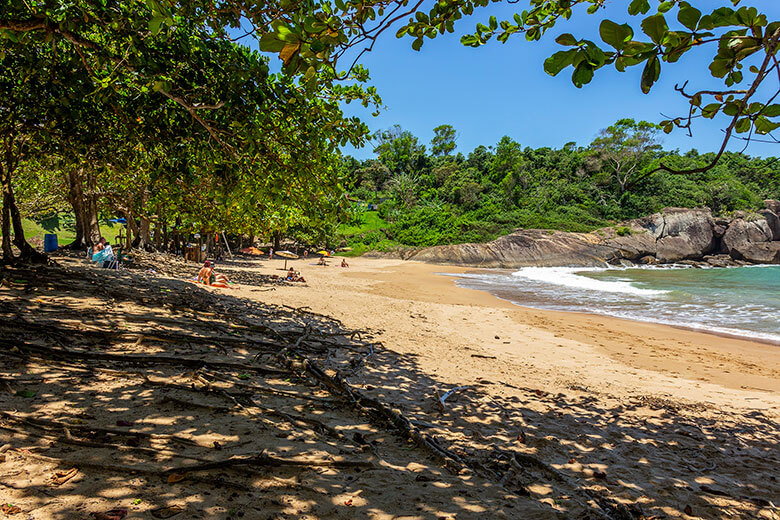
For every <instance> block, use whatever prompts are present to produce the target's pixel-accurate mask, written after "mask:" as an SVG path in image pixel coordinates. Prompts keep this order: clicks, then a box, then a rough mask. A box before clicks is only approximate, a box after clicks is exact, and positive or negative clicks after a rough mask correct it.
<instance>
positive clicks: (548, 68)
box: [544, 49, 578, 76]
mask: <svg viewBox="0 0 780 520" xmlns="http://www.w3.org/2000/svg"><path fill="white" fill-rule="evenodd" d="M577 52H578V51H577V49H570V50H568V51H559V52H556V53H555V54H553V55H552V56H550V57H549V58H547V59H546V60H544V71H545V72H546V73H547V74H549V75H550V76H557V75H558V73H559V72H560V71H562V70H563V69H565V68H566V67H568V66H569V65H571V64H572V61H573V60H574V57H575V56H577Z"/></svg>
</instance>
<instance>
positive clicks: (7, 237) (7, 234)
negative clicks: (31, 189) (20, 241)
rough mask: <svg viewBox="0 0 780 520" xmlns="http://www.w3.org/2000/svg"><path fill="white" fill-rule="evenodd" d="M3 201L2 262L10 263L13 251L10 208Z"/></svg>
mask: <svg viewBox="0 0 780 520" xmlns="http://www.w3.org/2000/svg"><path fill="white" fill-rule="evenodd" d="M2 199H3V261H4V262H5V263H10V262H11V261H12V260H13V259H14V251H13V249H12V248H11V208H10V207H9V206H8V204H7V203H6V201H5V196H3V197H2Z"/></svg>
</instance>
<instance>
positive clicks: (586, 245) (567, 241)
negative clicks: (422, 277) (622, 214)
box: [408, 229, 616, 269]
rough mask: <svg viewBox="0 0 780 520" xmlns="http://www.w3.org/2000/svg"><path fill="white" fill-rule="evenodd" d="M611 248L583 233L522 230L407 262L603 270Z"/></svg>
mask: <svg viewBox="0 0 780 520" xmlns="http://www.w3.org/2000/svg"><path fill="white" fill-rule="evenodd" d="M615 253H616V251H615V249H614V248H611V247H607V246H604V245H601V244H599V243H598V239H597V237H595V236H593V235H591V234H586V233H566V232H563V231H547V230H543V229H523V230H519V231H515V232H514V233H512V234H510V235H505V236H502V237H499V238H497V239H496V240H494V241H492V242H488V243H486V244H455V245H448V246H434V247H429V248H426V249H422V250H420V251H416V252H413V253H411V254H410V256H409V257H408V258H409V259H411V260H419V261H422V262H432V263H439V264H456V265H470V266H475V267H498V268H509V269H512V268H516V267H531V266H540V267H561V266H588V267H603V266H604V265H606V264H607V261H608V260H610V259H613V258H615V257H616V255H615Z"/></svg>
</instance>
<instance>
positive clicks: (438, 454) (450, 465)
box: [283, 354, 471, 473]
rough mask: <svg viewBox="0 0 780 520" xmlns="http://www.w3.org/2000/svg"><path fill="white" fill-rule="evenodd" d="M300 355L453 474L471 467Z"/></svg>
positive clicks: (311, 369)
mask: <svg viewBox="0 0 780 520" xmlns="http://www.w3.org/2000/svg"><path fill="white" fill-rule="evenodd" d="M299 355H300V354H299ZM301 357H303V363H302V365H301V366H302V367H303V369H304V370H305V371H306V372H307V373H308V374H310V375H311V376H313V377H314V378H315V379H317V380H318V381H320V382H321V383H322V384H324V385H325V386H326V387H328V388H330V389H331V390H332V391H333V392H335V393H337V394H340V395H343V396H345V397H347V398H348V399H349V400H350V401H351V402H352V403H353V405H354V406H355V407H356V408H357V409H358V410H360V411H362V412H364V413H367V414H368V415H370V416H373V417H376V418H378V419H380V420H381V421H382V422H385V423H389V424H390V425H391V426H392V427H393V429H394V430H395V431H396V432H398V433H400V434H401V436H403V437H404V438H406V439H408V440H411V441H413V442H414V443H415V444H417V445H418V446H419V447H420V448H422V449H424V450H425V451H427V452H428V453H429V454H431V455H433V456H434V457H435V458H436V459H437V460H438V461H439V462H440V463H441V464H442V465H443V466H444V467H445V468H447V469H448V470H450V471H452V472H453V473H460V472H462V471H463V470H464V469H471V468H469V466H468V465H467V464H466V463H465V462H464V461H463V460H462V459H461V458H460V457H458V456H457V455H456V454H455V453H453V452H451V451H449V450H447V449H446V448H444V447H442V446H441V445H439V443H438V442H436V440H435V439H434V438H433V437H432V436H429V435H424V434H422V433H420V431H419V430H418V429H417V428H416V427H415V426H414V425H413V424H412V423H411V421H409V419H407V418H406V417H405V416H404V415H402V414H400V413H398V412H396V411H394V410H392V409H390V408H389V407H388V406H387V405H385V404H384V403H382V402H381V401H379V400H377V399H373V398H371V397H367V396H365V395H363V394H361V393H360V392H358V391H357V390H355V389H354V388H352V387H351V385H350V384H349V383H348V382H347V381H346V380H345V379H344V378H342V377H341V376H340V375H338V374H337V375H336V376H335V377H331V376H329V375H328V374H326V373H325V372H324V371H323V370H322V369H321V368H319V367H318V366H317V365H316V364H314V363H313V362H312V361H311V360H310V359H309V358H306V357H305V356H302V355H301ZM283 361H284V362H285V363H287V365H288V367H290V369H291V370H294V369H295V365H294V362H293V360H292V359H290V358H284V360H283Z"/></svg>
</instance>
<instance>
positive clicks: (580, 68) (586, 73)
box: [571, 61, 593, 88]
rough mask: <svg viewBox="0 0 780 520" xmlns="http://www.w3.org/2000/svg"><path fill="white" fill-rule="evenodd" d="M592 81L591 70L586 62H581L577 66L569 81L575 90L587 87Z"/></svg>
mask: <svg viewBox="0 0 780 520" xmlns="http://www.w3.org/2000/svg"><path fill="white" fill-rule="evenodd" d="M592 79H593V68H592V67H591V65H590V64H589V63H588V62H586V61H581V62H580V64H579V65H577V67H576V68H575V69H574V72H573V73H572V75H571V81H572V83H574V86H575V87H577V88H582V86H583V85H587V84H588V83H590V82H591V80H592Z"/></svg>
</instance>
